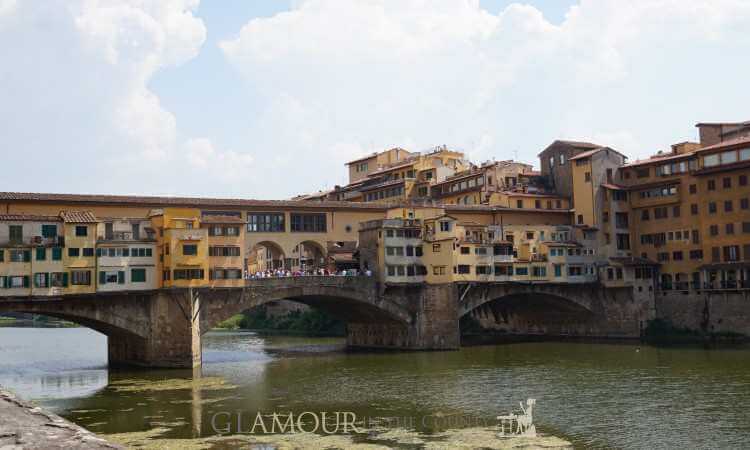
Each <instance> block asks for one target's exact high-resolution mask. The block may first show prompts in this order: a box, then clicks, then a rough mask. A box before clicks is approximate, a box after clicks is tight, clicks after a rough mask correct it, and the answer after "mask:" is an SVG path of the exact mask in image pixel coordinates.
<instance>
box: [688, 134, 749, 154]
mask: <svg viewBox="0 0 750 450" xmlns="http://www.w3.org/2000/svg"><path fill="white" fill-rule="evenodd" d="M740 144H750V136H742V137H738V138H735V139H729V140H728V141H724V142H719V143H718V144H714V145H709V146H708V147H703V148H700V149H698V150H696V152H703V151H706V150H719V149H722V148H727V147H731V146H733V145H740Z"/></svg>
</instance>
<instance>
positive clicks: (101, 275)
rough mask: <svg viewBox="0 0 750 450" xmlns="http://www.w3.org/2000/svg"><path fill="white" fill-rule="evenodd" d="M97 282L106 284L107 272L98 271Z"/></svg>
mask: <svg viewBox="0 0 750 450" xmlns="http://www.w3.org/2000/svg"><path fill="white" fill-rule="evenodd" d="M99 284H100V285H103V284H107V273H106V272H99Z"/></svg>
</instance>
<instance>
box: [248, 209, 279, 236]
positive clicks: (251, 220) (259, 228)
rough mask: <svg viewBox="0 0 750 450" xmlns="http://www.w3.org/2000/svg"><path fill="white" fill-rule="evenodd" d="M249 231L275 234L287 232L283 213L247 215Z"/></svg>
mask: <svg viewBox="0 0 750 450" xmlns="http://www.w3.org/2000/svg"><path fill="white" fill-rule="evenodd" d="M247 231H249V232H265V233H274V232H282V231H285V227H284V214H283V213H257V214H248V215H247Z"/></svg>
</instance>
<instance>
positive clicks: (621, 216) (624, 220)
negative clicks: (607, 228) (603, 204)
mask: <svg viewBox="0 0 750 450" xmlns="http://www.w3.org/2000/svg"><path fill="white" fill-rule="evenodd" d="M615 226H616V227H617V228H628V213H624V212H617V213H615Z"/></svg>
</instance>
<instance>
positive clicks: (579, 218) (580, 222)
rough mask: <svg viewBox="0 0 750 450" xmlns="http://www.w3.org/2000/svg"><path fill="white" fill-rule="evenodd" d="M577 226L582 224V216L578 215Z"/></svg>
mask: <svg viewBox="0 0 750 450" xmlns="http://www.w3.org/2000/svg"><path fill="white" fill-rule="evenodd" d="M578 224H579V225H582V224H583V214H578Z"/></svg>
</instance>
